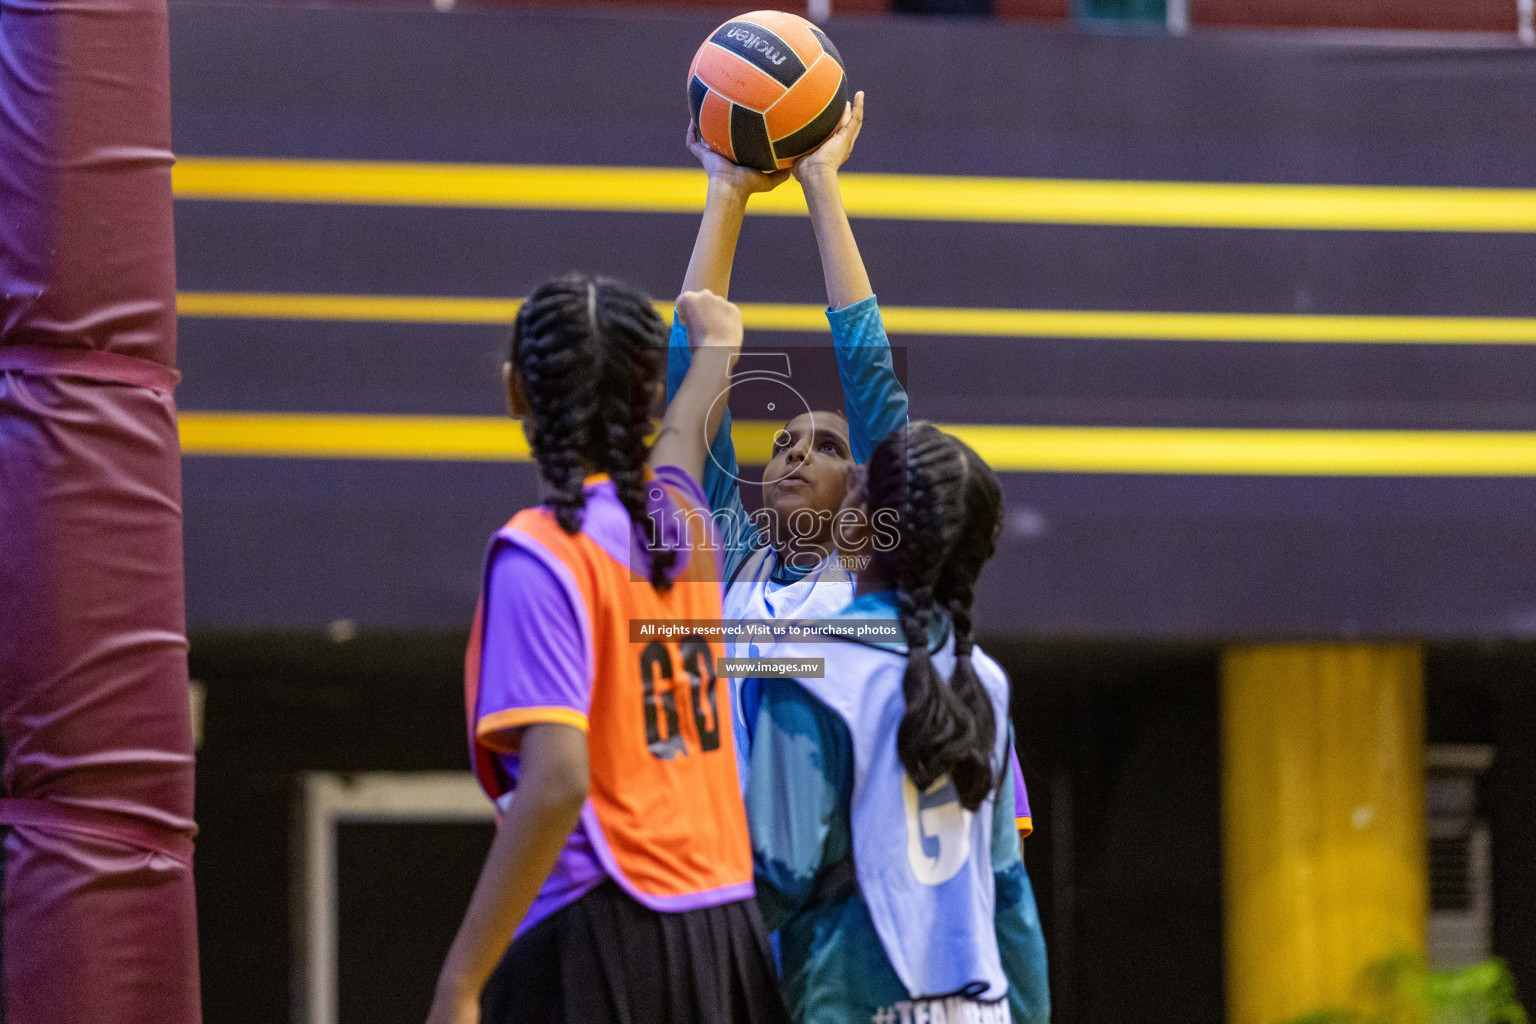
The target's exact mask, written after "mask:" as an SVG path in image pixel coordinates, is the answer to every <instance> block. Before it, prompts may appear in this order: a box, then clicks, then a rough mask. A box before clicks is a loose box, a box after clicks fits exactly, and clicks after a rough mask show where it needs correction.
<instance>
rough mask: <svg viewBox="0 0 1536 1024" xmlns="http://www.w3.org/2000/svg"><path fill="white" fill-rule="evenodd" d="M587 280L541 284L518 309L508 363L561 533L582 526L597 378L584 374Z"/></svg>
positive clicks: (588, 359)
mask: <svg viewBox="0 0 1536 1024" xmlns="http://www.w3.org/2000/svg"><path fill="white" fill-rule="evenodd" d="M587 287H588V282H587V280H586V278H584V277H582V276H580V275H578V274H571V275H568V276H566V277H558V278H555V279H553V280H550V281H546V282H545V283H544V284H543V285H541V286H540V287H539V289H538V290H537V291H535V292H534V293H533V294H532V295H530V296H529V297H528V300H527V301H526V302H524V303H523V305H522V307H521V308H520V309H519V310H518V311H517V320H516V322H515V324H514V325H513V328H512V365H513V366H514V367H516V368H517V372H518V375H519V377H521V378H522V383H523V392H524V395H525V397H526V398H527V400H528V408H529V411H530V412H531V415H530V416H529V418H528V443H529V447H530V448H532V449H533V457H534V460H535V461H536V462H537V463H538V464H539V473H540V474H541V475H542V476H543V477H544V480H545V482H546V483H548V484H549V487H550V490H551V491H552V492H553V493H552V495H551V497H550V498H549V504H550V505H551V506H552V507H553V508H554V512H555V519H556V520H557V521H558V522H559V523H560V528H561V529H562V530H564V531H565V532H566V533H577V532H579V531H580V530H581V521H582V513H583V511H584V510H585V508H586V504H587V502H586V496H585V495H584V494H583V493H582V480H583V478H584V474H585V463H586V461H587V460H586V458H585V456H586V452H587V449H588V448H589V447H590V443H591V434H590V424H591V421H592V419H593V418H594V415H595V413H596V410H597V381H596V380H595V377H594V375H593V374H592V373H591V372H590V371H591V366H592V362H593V359H594V357H595V347H596V346H595V345H594V337H593V332H592V329H591V326H590V321H589V320H588V317H587Z"/></svg>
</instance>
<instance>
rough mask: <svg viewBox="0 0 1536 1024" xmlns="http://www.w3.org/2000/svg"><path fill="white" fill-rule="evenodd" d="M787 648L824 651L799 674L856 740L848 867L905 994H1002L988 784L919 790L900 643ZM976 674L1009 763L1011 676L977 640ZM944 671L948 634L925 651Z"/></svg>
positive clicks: (790, 652)
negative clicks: (903, 729)
mask: <svg viewBox="0 0 1536 1024" xmlns="http://www.w3.org/2000/svg"><path fill="white" fill-rule="evenodd" d="M775 656H777V657H785V658H825V659H826V665H827V672H826V678H824V679H801V680H799V682H800V684H801V685H802V686H804V687H805V689H806V690H807V691H808V692H810V693H811V694H812V695H813V696H814V697H815V698H816V699H817V700H819V701H821V702H822V703H823V704H825V705H826V706H827V707H828V708H830V709H831V710H832V711H833V712H835V713H836V714H837V715H838V717H839V718H841V719H842V720H843V721H844V722H845V723H846V724H847V726H848V732H849V734H850V736H851V738H852V741H853V761H854V766H853V768H854V774H853V795H852V803H851V805H850V819H851V825H852V829H853V865H854V871H855V873H856V874H857V876H858V881H859V891H860V893H862V895H863V896H864V900H865V902H866V903H867V904H868V905H869V914H870V917H871V919H872V920H873V921H874V925H875V931H876V932H877V933H878V934H879V936H880V943H881V945H882V946H884V948H885V953H886V956H887V957H889V958H890V961H891V966H892V967H894V968H895V969H896V975H897V977H899V978H900V979H901V983H902V984H903V985H904V986H906V989H907V993H908V995H910V996H911V997H912V998H913V999H925V998H928V999H931V998H938V997H943V996H951V995H964V996H967V997H969V998H972V999H978V1000H984V1001H991V1000H996V999H1001V998H1003V997H1004V996H1005V995H1006V994H1007V992H1008V981H1007V978H1006V977H1005V976H1004V974H1003V966H1002V961H1001V958H1000V957H999V955H998V948H997V927H996V923H995V918H994V912H995V905H996V891H995V889H994V887H993V886H994V883H993V873H992V855H991V850H992V817H993V806H992V805H993V802H994V800H995V799H996V791H995V790H994V791H993V793H992V794H991V795H989V796H988V797H987V799H986V801H985V802H984V803H983V804H982V806H981V807H980V808H979V809H978V810H976V811H975V812H971V811H967V810H965V808H964V807H962V806H961V804H960V800H959V797H958V796H957V794H956V793H955V787H954V785H953V783H951V782H950V781H949V779H948V778H947V777H946V778H943V779H940V780H939V782H938V783H936V784H935V785H934V786H933V787H931V788H930V789H929V790H928V791H927V792H925V793H919V792H918V791H917V787H916V786H914V785H913V784H912V781H911V780H910V779H909V778H908V777H907V773H906V771H905V769H904V768H903V767H902V764H901V760H900V758H898V757H897V754H896V729H897V727H898V726H899V725H900V724H901V719H902V716H903V714H905V712H906V700H905V698H904V697H903V695H902V689H901V683H902V676H903V674H904V673H905V671H906V664H907V661H906V656H905V653H904V652H901V653H897V652H896V651H894V650H892V649H890V648H881V647H876V646H871V645H865V644H861V643H857V642H853V641H846V642H834V643H827V644H804V643H801V644H781V645H779V647H778V649H777V650H776V652H775ZM971 660H972V664H973V665H974V666H975V669H976V675H977V677H978V678H979V679H980V680H981V682H982V685H983V686H984V687H985V688H986V690H987V693H988V695H989V696H990V697H991V698H992V711H993V714H994V716H995V717H996V721H997V725H998V728H997V736H996V739H995V741H994V743H993V750H992V764H993V766H994V771H1006V770H1007V768H1008V763H1009V762H1008V677H1007V675H1006V674H1005V673H1004V672H1003V670H1002V668H1001V667H1000V666H999V665H998V664H997V662H995V661H993V660H992V659H991V658H989V657H987V656H986V655H985V654H984V653H982V651H981V650H980V649H977V650H975V651H974V652H973V654H972V658H971ZM933 661H934V666H935V667H936V668H937V669H938V672H939V675H940V677H941V678H944V679H947V678H948V677H949V674H950V672H951V671H952V670H953V668H954V664H955V656H954V638H953V636H952V635H951V637H950V639H949V640H947V641H946V642H945V644H944V647H943V648H942V649H941V650H940V651H939V652H938V653H936V654H934V655H933Z"/></svg>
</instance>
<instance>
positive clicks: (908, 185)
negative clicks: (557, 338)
mask: <svg viewBox="0 0 1536 1024" xmlns="http://www.w3.org/2000/svg"><path fill="white" fill-rule="evenodd" d="M173 182H174V185H175V190H176V196H177V197H178V198H180V199H214V200H233V201H241V202H282V203H337V204H364V205H379V206H444V207H490V208H501V209H517V210H581V211H614V212H625V213H696V212H698V211H699V210H701V209H702V208H703V205H704V175H703V174H702V173H701V172H700V171H697V170H690V169H683V168H673V167H590V166H549V165H533V164H449V163H406V162H387V161H361V160H269V159H255V158H243V157H242V158H236V157H183V158H182V159H181V160H180V161H179V162H178V163H177V164H176V168H175V171H174V175H173ZM842 187H843V197H844V200H845V201H846V203H847V206H848V212H849V214H850V215H851V216H854V217H873V218H885V219H892V220H933V221H984V222H991V223H1004V224H1007V223H1034V224H1105V225H1127V226H1138V227H1201V228H1273V229H1302V230H1351V231H1477V232H1528V231H1536V190H1532V189H1491V188H1449V187H1436V188H1414V187H1401V186H1385V185H1382V186H1376V185H1280V184H1259V183H1230V182H1183V181H1103V180H1088V179H1068V178H981V177H960V176H951V175H919V174H845V175H843V177H842ZM750 211H751V212H752V213H758V214H767V215H772V216H791V217H792V216H799V215H800V214H802V213H803V212H804V211H805V199H804V196H803V195H801V193H800V191H799V186H798V184H797V183H796V182H794V181H790V182H788V183H786V184H785V185H784V186H782V187H780V188H779V189H777V190H775V191H773V192H770V193H767V194H765V195H760V196H756V197H754V198H753V200H752V205H751V207H750Z"/></svg>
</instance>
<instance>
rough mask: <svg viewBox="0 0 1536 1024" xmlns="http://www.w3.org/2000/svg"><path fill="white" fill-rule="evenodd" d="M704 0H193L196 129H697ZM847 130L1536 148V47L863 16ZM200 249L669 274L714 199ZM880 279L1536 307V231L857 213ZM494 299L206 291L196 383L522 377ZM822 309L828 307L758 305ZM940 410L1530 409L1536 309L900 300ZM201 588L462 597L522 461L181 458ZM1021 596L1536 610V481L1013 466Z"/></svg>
mask: <svg viewBox="0 0 1536 1024" xmlns="http://www.w3.org/2000/svg"><path fill="white" fill-rule="evenodd" d="M717 20H718V19H717V17H716V16H715V15H714V14H690V13H676V12H673V13H666V12H639V11H629V12H616V11H601V10H580V11H574V10H573V11H556V10H544V11H539V10H534V9H517V10H486V9H479V10H461V11H459V12H457V13H454V14H449V15H436V14H431V13H428V12H426V11H425V10H417V9H412V10H405V9H398V8H389V7H377V6H368V7H361V6H359V7H331V8H284V7H275V6H274V7H255V6H253V7H242V6H214V5H182V6H178V7H175V8H174V9H173V46H174V60H173V73H174V76H175V78H174V90H175V96H174V110H175V118H176V120H175V141H176V145H177V148H178V151H179V152H181V153H182V154H186V155H223V156H230V155H247V156H289V157H344V158H360V159H362V158H365V159H386V160H388V159H401V160H406V159H409V160H439V161H493V162H517V163H563V162H569V163H603V164H633V165H685V164H686V163H687V162H688V157H687V155H686V153H684V152H683V150H682V148H681V146H680V145H679V142H680V139H679V137H680V135H681V134H682V123H681V118H683V117H684V116H685V113H686V106H685V99H684V91H683V83H682V79H683V72H684V70H685V69H686V67H687V63H688V59H689V57H690V56H691V54H692V52H693V49H694V47H695V46H696V45H697V42H698V40H699V39H702V38H703V36H704V35H705V33H707V31H708V30H709V29H710V28H711V27H713V25H714V24H715V22H716V21H717ZM831 33H832V35H833V37H834V38H835V39H836V40H837V42H838V45H839V48H840V49H841V50H842V52H843V53H844V55H845V56H846V57H847V59H848V62H849V66H850V77H851V80H852V82H853V84H854V85H855V87H860V88H865V89H867V90H868V91H869V121H868V124H867V127H866V129H865V133H864V136H863V137H862V138H861V140H860V143H859V151H858V154H857V155H856V157H855V159H854V163H853V165H852V169H854V170H860V171H889V172H921V173H946V174H1004V175H1045V176H1065V177H1089V178H1094V177H1098V178H1151V179H1182V180H1197V181H1198V180H1218V181H1219V180H1232V181H1279V182H1288V181H1292V182H1320V183H1355V184H1404V185H1464V186H1466V185H1482V186H1511V187H1521V188H1532V187H1536V131H1533V130H1532V129H1533V128H1536V124H1533V121H1536V114H1533V111H1536V64H1533V63H1532V62H1531V61H1530V60H1528V59H1527V58H1526V55H1524V54H1521V53H1518V52H1514V51H1505V50H1498V49H1485V50H1471V49H1459V50H1435V49H1427V48H1414V47H1402V46H1397V47H1390V48H1388V47H1381V48H1363V47H1344V46H1328V47H1323V46H1317V45H1312V44H1304V43H1301V42H1299V41H1296V40H1294V39H1286V38H1284V37H1273V36H1272V37H1264V36H1245V35H1237V34H1234V35H1224V34H1219V33H1217V34H1210V35H1199V34H1197V35H1196V36H1194V37H1192V38H1188V39H1183V40H1170V39H1162V38H1131V37H1105V36H1092V35H1074V34H1072V33H1070V32H1068V31H1065V30H1061V29H1051V28H1045V29H1042V28H1038V27H1029V26H1021V25H1017V24H1004V23H997V22H985V21H980V22H976V21H971V22H962V21H956V22H948V21H943V20H927V21H920V20H908V19H899V18H883V19H856V18H855V19H844V20H842V21H838V22H834V23H833V25H832V26H831ZM177 215H178V228H177V230H178V234H177V244H178V253H179V261H180V265H179V274H180V286H181V288H182V289H183V290H188V291H204V290H208V291H298V292H343V293H349V292H355V293H368V294H410V295H471V296H512V295H519V294H524V293H526V291H527V290H528V289H529V288H530V286H532V285H533V284H534V283H535V282H537V281H538V280H540V279H541V278H543V277H545V276H547V275H548V274H551V273H554V272H559V271H564V270H568V269H574V268H581V269H588V270H597V271H603V272H608V273H614V274H618V275H622V276H626V277H630V278H632V279H635V280H637V281H638V282H639V283H641V284H643V285H644V286H645V287H647V288H649V289H650V290H651V291H652V292H653V293H654V294H655V295H657V296H658V297H664V296H666V295H669V294H670V293H671V292H672V291H673V290H674V289H675V288H676V287H677V282H678V280H679V279H680V277H681V274H682V270H683V267H684V265H685V264H686V262H687V258H688V252H689V248H690V246H691V243H692V239H693V232H694V230H695V227H696V220H695V218H694V217H692V216H685V215H651V214H645V215H641V214H590V213H559V212H523V211H479V210H447V209H407V208H371V207H327V206H295V205H280V204H270V205H269V204H243V203H208V202H188V201H184V202H182V203H180V204H179V206H178V210H177ZM856 231H857V232H858V235H859V237H860V240H861V242H862V244H863V248H864V251H865V254H866V256H867V258H868V262H869V266H870V271H871V275H872V277H873V279H874V281H875V285H876V289H877V291H878V292H879V294H880V296H881V299H882V301H883V302H884V303H886V304H887V305H924V306H929V305H931V306H974V307H1018V308H1058V309H1112V310H1113V309H1123V310H1174V311H1223V312H1252V313H1297V312H1301V313H1353V314H1416V315H1453V316H1526V317H1529V316H1536V289H1533V288H1531V287H1530V281H1531V280H1532V278H1533V272H1536V236H1533V235H1531V234H1498V235H1492V234H1490V235H1476V234H1444V233H1395V232H1383V233H1370V232H1326V231H1319V232H1298V231H1256V230H1255V231H1247V230H1186V229H1159V228H1147V229H1143V228H1118V227H1076V226H1046V225H993V224H944V223H923V222H895V221H884V222H881V221H859V222H857V223H856ZM733 287H734V292H733V294H734V296H735V297H737V298H739V299H742V300H744V301H763V302H768V301H777V302H818V301H820V300H821V298H822V285H821V274H820V269H819V266H818V264H817V262H816V256H815V248H814V240H813V239H812V237H811V233H810V229H809V226H808V225H807V224H806V222H804V221H800V220H786V219H779V218H753V219H750V220H749V222H748V224H747V227H746V230H745V232H744V236H743V243H742V251H741V257H740V261H739V264H738V269H737V274H736V278H735V281H734V285H733ZM505 336H506V331H505V329H504V328H501V327H496V326H468V327H463V326H432V325H420V324H416V325H404V324H400V325H397V324H338V323H305V322H278V321H221V320H201V319H187V320H184V321H183V322H182V325H181V360H182V368H183V370H184V372H185V374H186V380H185V383H184V384H183V385H182V388H181V391H180V393H179V398H180V401H181V403H182V406H183V408H186V409H193V410H198V409H201V410H235V409H241V410H282V411H296V412H324V411H340V412H366V413H428V414H430V413H441V414H483V415H494V414H496V413H497V412H498V411H499V410H500V408H501V399H500V395H499V388H498V382H497V365H498V363H499V361H500V359H501V358H502V352H503V346H504V344H505V340H506V337H505ZM762 340H764V341H768V342H774V341H788V342H800V343H804V342H806V341H808V340H811V339H810V338H809V337H808V336H805V335H800V336H798V337H788V336H783V337H774V336H771V335H769V336H765V338H763V339H762ZM896 340H897V342H898V344H902V345H904V346H905V347H906V355H907V358H908V374H907V377H908V381H909V385H910V388H911V391H912V394H913V400H914V408H915V410H916V412H917V413H918V414H920V415H925V416H930V417H932V418H935V419H939V420H941V421H949V422H996V423H1021V424H1036V423H1041V424H1073V425H1095V424H1098V425H1123V426H1233V427H1342V428H1372V427H1376V428H1386V427H1390V428H1403V429H1415V428H1418V429H1463V430H1475V429H1501V430H1533V431H1536V348H1530V347H1514V346H1510V347H1488V346H1438V345H1429V346H1393V345H1311V344H1309V345H1295V344H1254V343H1238V342H1155V341H1140V340H1109V339H1080V340H1030V339H974V338H942V337H923V338H900V337H898V338H897V339H896ZM185 487H186V516H187V520H186V521H187V545H188V573H189V576H188V601H189V615H190V618H191V624H192V626H193V627H194V628H198V627H202V628H262V627H280V628H312V627H321V626H324V625H325V624H326V623H327V622H329V621H331V620H333V619H337V618H349V619H353V620H355V621H356V622H357V623H358V624H359V625H360V626H361V627H362V628H365V629H367V628H386V627H387V628H445V627H450V628H451V627H456V626H462V625H463V624H464V623H465V622H466V621H467V619H468V616H469V614H470V612H471V611H472V606H473V602H474V587H475V582H476V579H477V571H478V562H479V558H480V552H481V547H482V544H483V542H484V538H485V537H486V536H487V535H488V533H489V532H490V531H491V530H492V529H494V528H495V527H496V526H497V525H499V523H500V522H502V521H503V520H504V519H505V518H506V517H507V516H508V515H510V513H511V512H512V511H514V510H515V509H517V508H518V507H520V506H521V505H523V504H525V503H527V502H528V501H530V500H532V498H533V495H534V477H533V472H532V470H531V468H530V467H528V466H515V465H514V466H499V465H473V464H464V465H452V464H434V463H413V462H400V463H387V462H361V461H359V462H346V461H304V460H264V459H263V460H252V459H214V458H202V457H194V458H189V459H188V460H187V464H186V480H185ZM1006 490H1007V494H1008V498H1009V501H1010V507H1011V509H1012V515H1011V518H1010V525H1009V530H1008V532H1007V533H1006V534H1005V537H1004V540H1003V543H1002V546H1001V549H1000V553H999V556H998V563H997V564H996V565H995V566H994V567H993V568H992V570H990V572H989V575H988V576H987V578H986V579H985V580H984V583H983V586H982V590H981V602H982V607H981V613H980V619H981V622H982V623H983V626H984V628H986V629H987V630H988V631H990V632H993V633H1012V634H1028V635H1072V636H1148V637H1151V636H1164V637H1204V638H1211V637H1230V636H1298V637H1301V636H1305V637H1353V636H1382V635H1421V634H1422V635H1433V636H1515V635H1529V634H1532V633H1536V544H1533V542H1532V540H1531V535H1532V531H1531V529H1530V525H1529V524H1530V520H1531V510H1532V509H1533V508H1536V480H1449V479H1448V480H1423V479H1417V480H1416V479H1370V480H1358V479H1315V478H1307V479H1289V478H1215V477H1147V476H1100V475H1040V476H1026V475H1017V474H1016V475H1010V476H1009V477H1008V479H1007V480H1006Z"/></svg>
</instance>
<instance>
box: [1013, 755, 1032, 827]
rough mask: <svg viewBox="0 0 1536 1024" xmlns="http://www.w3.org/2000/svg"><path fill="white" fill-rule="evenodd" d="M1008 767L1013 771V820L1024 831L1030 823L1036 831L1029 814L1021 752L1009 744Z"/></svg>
mask: <svg viewBox="0 0 1536 1024" xmlns="http://www.w3.org/2000/svg"><path fill="white" fill-rule="evenodd" d="M1008 765H1009V767H1010V768H1011V769H1012V771H1013V820H1014V822H1015V823H1017V824H1018V825H1019V826H1020V828H1021V829H1022V828H1023V827H1024V825H1025V823H1026V822H1027V823H1029V828H1030V830H1031V831H1033V829H1034V817H1033V816H1032V815H1031V814H1030V813H1029V793H1028V791H1027V790H1025V788H1024V770H1023V769H1022V768H1020V767H1019V752H1018V751H1017V750H1015V749H1014V748H1013V744H1012V743H1010V744H1008Z"/></svg>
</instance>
